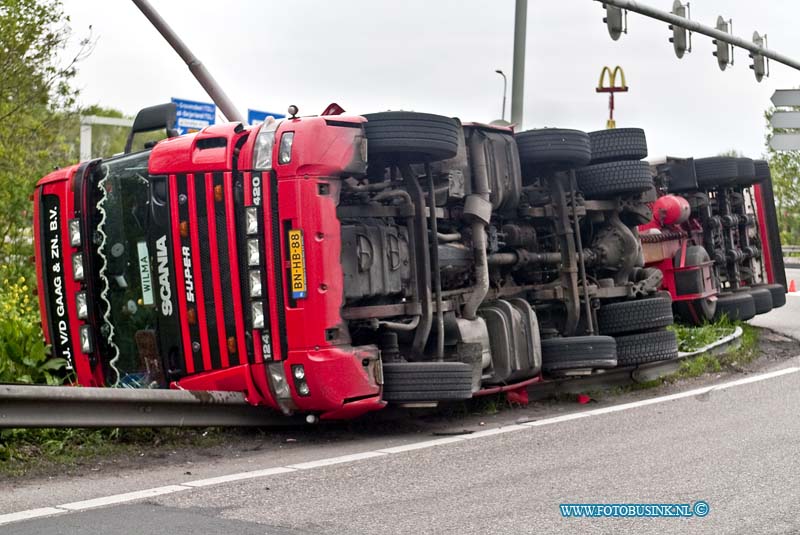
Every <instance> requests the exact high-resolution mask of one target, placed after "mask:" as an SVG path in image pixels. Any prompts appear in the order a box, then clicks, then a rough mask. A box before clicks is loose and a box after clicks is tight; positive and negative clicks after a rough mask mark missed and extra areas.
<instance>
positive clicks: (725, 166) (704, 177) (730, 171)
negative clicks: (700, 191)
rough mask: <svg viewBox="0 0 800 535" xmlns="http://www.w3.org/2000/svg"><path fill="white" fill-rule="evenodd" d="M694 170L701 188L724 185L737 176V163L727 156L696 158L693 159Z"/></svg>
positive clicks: (734, 159)
mask: <svg viewBox="0 0 800 535" xmlns="http://www.w3.org/2000/svg"><path fill="white" fill-rule="evenodd" d="M694 171H695V175H696V176H697V184H698V185H699V186H700V187H701V188H708V187H714V186H725V185H730V184H731V183H732V182H733V181H734V180H736V178H737V177H738V176H739V164H738V163H737V162H736V158H731V157H729V156H714V157H712V158H698V159H697V160H695V161H694Z"/></svg>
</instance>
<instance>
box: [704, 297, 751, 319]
mask: <svg viewBox="0 0 800 535" xmlns="http://www.w3.org/2000/svg"><path fill="white" fill-rule="evenodd" d="M755 315H756V303H755V301H753V296H751V295H750V294H749V293H723V294H720V295H719V297H717V311H716V313H715V314H714V320H715V321H716V320H719V319H721V318H722V317H724V316H727V317H728V319H729V320H731V321H747V320H749V319H752V318H754V317H755Z"/></svg>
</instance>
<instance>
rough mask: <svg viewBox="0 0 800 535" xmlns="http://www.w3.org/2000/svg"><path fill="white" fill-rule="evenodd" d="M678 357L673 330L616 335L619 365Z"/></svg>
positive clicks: (676, 342)
mask: <svg viewBox="0 0 800 535" xmlns="http://www.w3.org/2000/svg"><path fill="white" fill-rule="evenodd" d="M674 358H678V337H677V336H676V335H675V333H674V332H673V331H667V330H662V331H654V332H650V333H639V334H631V335H627V336H618V337H617V360H618V361H619V365H620V366H632V365H634V364H645V363H647V362H657V361H659V360H671V359H674Z"/></svg>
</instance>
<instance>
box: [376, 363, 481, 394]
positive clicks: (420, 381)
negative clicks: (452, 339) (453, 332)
mask: <svg viewBox="0 0 800 535" xmlns="http://www.w3.org/2000/svg"><path fill="white" fill-rule="evenodd" d="M471 397H472V366H470V365H469V364H467V363H464V362H385V363H384V364H383V399H384V400H386V401H399V402H412V401H447V400H455V399H469V398H471Z"/></svg>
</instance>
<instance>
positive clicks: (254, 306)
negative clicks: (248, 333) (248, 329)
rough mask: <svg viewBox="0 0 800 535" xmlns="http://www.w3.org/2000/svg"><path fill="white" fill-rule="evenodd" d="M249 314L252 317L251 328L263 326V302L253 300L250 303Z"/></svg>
mask: <svg viewBox="0 0 800 535" xmlns="http://www.w3.org/2000/svg"><path fill="white" fill-rule="evenodd" d="M250 314H251V317H252V319H253V329H263V328H264V303H262V302H261V301H254V302H253V303H251V304H250Z"/></svg>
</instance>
